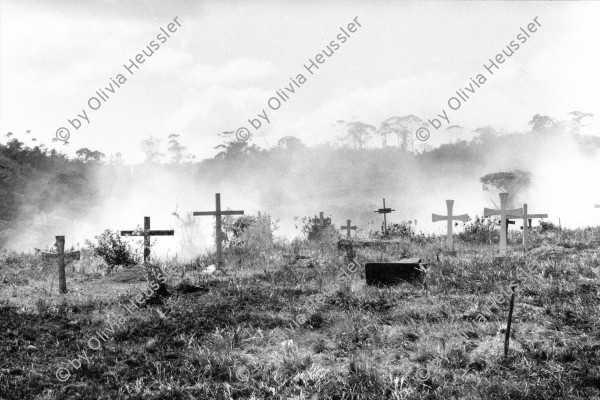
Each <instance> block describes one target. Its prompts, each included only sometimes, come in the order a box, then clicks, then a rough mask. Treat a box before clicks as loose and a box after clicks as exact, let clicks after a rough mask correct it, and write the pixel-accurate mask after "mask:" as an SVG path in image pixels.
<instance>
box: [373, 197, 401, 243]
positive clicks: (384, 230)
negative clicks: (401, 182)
mask: <svg viewBox="0 0 600 400" xmlns="http://www.w3.org/2000/svg"><path fill="white" fill-rule="evenodd" d="M392 211H396V210H392V209H391V208H385V198H384V199H383V208H380V209H379V210H377V211H375V212H376V213H379V214H383V234H384V235H387V219H386V217H385V215H386V214H389V213H391V212H392Z"/></svg>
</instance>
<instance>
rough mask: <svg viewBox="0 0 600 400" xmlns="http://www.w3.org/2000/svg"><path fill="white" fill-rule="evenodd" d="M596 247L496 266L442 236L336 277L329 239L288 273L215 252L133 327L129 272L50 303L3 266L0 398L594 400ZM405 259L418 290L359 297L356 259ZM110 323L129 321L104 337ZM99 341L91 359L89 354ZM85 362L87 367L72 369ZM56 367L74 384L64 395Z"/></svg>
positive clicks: (598, 371)
mask: <svg viewBox="0 0 600 400" xmlns="http://www.w3.org/2000/svg"><path fill="white" fill-rule="evenodd" d="M594 233H595V234H597V233H598V230H597V229H594V230H593V231H590V230H585V229H580V230H565V229H563V230H561V231H559V230H558V229H551V230H547V231H545V232H542V231H541V230H540V229H539V228H535V227H534V229H533V230H532V237H531V239H530V246H531V250H530V251H529V252H528V253H527V255H523V253H522V252H521V251H520V247H519V245H518V243H520V242H519V240H520V233H519V232H518V230H511V235H510V237H509V239H510V240H509V243H510V250H509V252H508V254H507V256H506V257H498V256H497V248H498V247H497V244H496V243H477V242H471V243H467V242H464V241H462V240H461V239H460V238H459V237H458V235H457V236H456V237H455V240H454V245H455V249H456V254H453V253H451V252H448V251H445V250H443V247H442V244H443V243H442V239H441V238H438V237H434V236H428V237H425V236H419V235H414V236H411V237H408V238H402V239H399V240H398V244H388V245H386V247H385V249H383V248H378V247H368V248H360V249H357V255H356V261H357V262H358V263H359V264H360V265H361V266H360V267H358V268H357V269H356V271H355V272H354V273H349V278H347V279H342V276H347V275H345V274H340V271H341V270H343V269H344V268H346V267H347V264H348V262H347V260H345V259H344V254H343V253H342V252H340V251H339V250H338V248H337V246H336V242H335V241H333V240H325V241H323V242H316V241H310V242H309V241H299V242H296V243H295V245H297V246H299V252H297V253H296V254H301V255H306V256H307V257H306V258H303V257H301V258H300V259H297V257H295V256H289V255H293V254H294V250H293V248H292V244H291V243H288V242H284V241H276V242H275V243H274V244H273V245H269V248H268V249H267V250H264V251H261V252H255V253H244V254H236V253H234V252H232V251H226V254H225V256H226V257H225V261H226V262H225V264H226V265H227V276H221V275H219V276H207V275H203V274H201V267H200V266H199V265H200V264H202V265H204V266H205V262H204V261H206V260H198V261H197V262H195V263H193V264H186V265H183V264H178V263H175V262H173V261H171V262H169V261H166V262H165V263H161V266H162V269H163V271H164V272H165V274H166V275H167V276H168V278H167V280H166V283H167V286H168V291H169V295H168V296H166V297H160V298H154V299H153V300H152V301H148V302H147V304H146V305H145V306H141V308H140V309H139V310H138V309H134V310H133V311H132V312H127V311H126V310H125V308H124V307H125V306H128V307H129V308H131V307H133V306H132V303H131V302H130V299H131V298H133V297H135V296H136V295H137V294H138V293H139V292H140V291H141V290H142V289H143V288H144V287H145V286H146V282H145V278H144V276H145V274H144V272H143V270H142V269H141V268H140V267H131V268H128V269H119V270H117V271H115V272H113V273H111V274H103V273H101V269H100V267H98V266H97V263H95V262H92V261H90V259H89V257H85V256H84V257H82V260H80V261H77V262H75V263H74V264H71V265H68V266H67V285H68V293H66V294H64V295H60V294H59V293H58V288H57V279H58V274H57V272H56V269H55V267H53V266H51V265H50V266H49V265H45V264H43V263H42V262H41V260H40V257H39V256H36V255H34V254H11V253H3V254H2V255H1V256H0V278H2V277H4V280H3V282H4V283H2V281H0V284H2V286H0V289H1V293H2V304H1V305H0V325H1V326H2V335H1V336H0V354H1V357H0V389H1V391H0V398H2V399H96V398H97V399H119V398H128V399H251V398H254V399H263V398H272V399H351V398H353V399H359V398H360V399H508V398H510V399H553V398H566V399H590V398H600V397H599V396H600V332H599V331H598V329H597V324H598V321H599V320H600V303H599V300H600V292H599V290H600V283H599V280H598V279H599V278H600V276H599V274H600V260H599V258H598V254H597V247H598V243H597V242H596V241H595V239H594V237H595V235H594ZM84 255H85V254H84ZM403 257H419V258H421V259H423V260H424V261H426V262H427V263H428V264H429V266H428V268H429V269H428V272H427V274H426V277H425V279H424V281H423V283H415V284H410V283H402V284H400V285H396V286H391V287H373V286H366V285H365V278H364V263H365V262H367V261H372V262H385V261H395V260H399V259H400V258H403ZM519 269H522V270H526V271H527V274H525V275H526V276H527V279H525V278H524V276H525V275H524V274H516V271H517V270H519ZM512 281H517V282H519V283H520V285H519V289H518V291H517V296H516V301H515V309H514V314H513V322H512V329H511V335H510V336H511V340H510V350H509V353H508V357H504V354H503V347H504V344H503V343H504V329H505V327H506V322H507V315H508V306H507V304H508V301H507V297H506V295H505V293H506V292H507V290H506V289H507V287H508V285H509V284H510V282H512ZM318 295H322V296H318ZM316 299H318V300H316ZM493 299H495V300H493ZM111 314H118V315H122V316H124V318H125V321H124V322H123V323H122V324H120V325H119V326H116V327H113V329H112V330H113V331H114V333H112V332H110V331H107V328H108V327H109V325H108V324H107V322H106V320H107V317H108V316H109V315H111ZM300 315H303V316H304V317H302V318H299V316H300ZM482 315H483V317H484V319H482V318H481V316H482ZM102 331H104V336H105V337H106V340H101V341H100V342H101V348H99V349H98V350H92V349H90V348H89V346H88V340H89V339H90V338H92V337H93V336H94V335H96V337H98V336H97V332H102ZM83 351H85V352H86V355H87V357H88V358H89V362H88V361H86V360H84V359H82V358H80V360H81V363H80V365H77V363H76V362H74V361H72V360H76V359H77V358H78V356H79V355H80V354H82V352H83ZM69 360H71V361H72V364H71V365H70V364H69ZM73 364H75V365H74V366H73ZM61 366H62V367H67V366H68V367H69V371H70V373H71V374H72V376H70V377H69V378H68V379H66V380H65V381H64V382H63V381H60V380H59V379H58V378H57V376H56V372H57V369H58V368H60V367H61ZM75 366H78V368H75Z"/></svg>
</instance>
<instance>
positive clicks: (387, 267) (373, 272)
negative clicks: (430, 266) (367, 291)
mask: <svg viewBox="0 0 600 400" xmlns="http://www.w3.org/2000/svg"><path fill="white" fill-rule="evenodd" d="M426 265H427V264H423V263H422V262H421V259H420V258H407V259H404V260H400V261H399V262H395V263H366V264H365V277H366V281H367V285H397V284H399V283H401V282H409V283H415V282H422V281H423V278H424V276H425V273H424V271H423V267H425V266H426Z"/></svg>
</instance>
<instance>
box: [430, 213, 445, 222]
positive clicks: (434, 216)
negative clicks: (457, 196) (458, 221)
mask: <svg viewBox="0 0 600 400" xmlns="http://www.w3.org/2000/svg"><path fill="white" fill-rule="evenodd" d="M447 219H448V217H447V216H445V215H438V214H431V221H432V222H439V221H445V220H447Z"/></svg>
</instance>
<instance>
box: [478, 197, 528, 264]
mask: <svg viewBox="0 0 600 400" xmlns="http://www.w3.org/2000/svg"><path fill="white" fill-rule="evenodd" d="M507 202H508V193H500V210H494V209H490V208H484V209H483V216H484V217H486V218H487V217H491V216H492V215H500V255H506V232H507V223H506V220H507V214H511V215H518V216H519V217H520V216H521V214H523V209H522V208H517V209H514V210H507V209H506V203H507Z"/></svg>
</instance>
